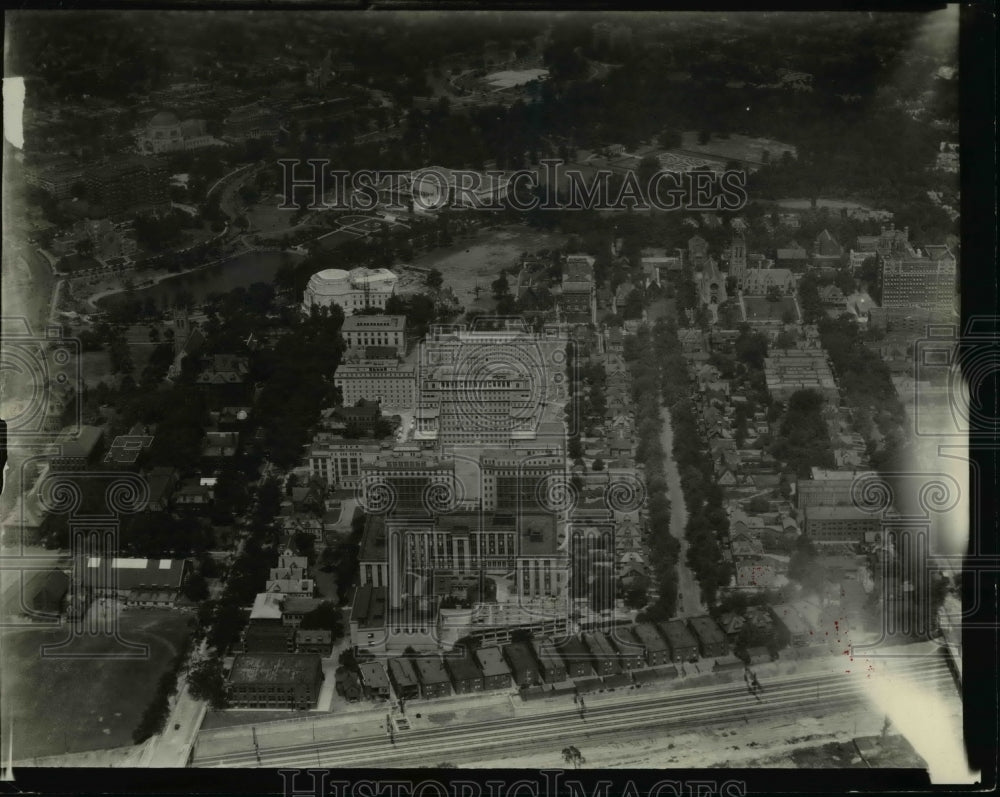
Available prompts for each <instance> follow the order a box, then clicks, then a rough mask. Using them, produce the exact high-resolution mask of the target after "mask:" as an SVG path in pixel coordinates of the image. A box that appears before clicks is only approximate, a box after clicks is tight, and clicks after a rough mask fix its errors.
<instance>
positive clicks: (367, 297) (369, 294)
mask: <svg viewBox="0 0 1000 797" xmlns="http://www.w3.org/2000/svg"><path fill="white" fill-rule="evenodd" d="M397 282H399V277H398V276H396V275H395V274H393V273H392V272H391V271H389V269H387V268H355V269H351V270H350V271H344V270H343V269H339V268H328V269H324V270H323V271H318V272H317V273H315V274H313V275H312V277H310V278H309V284H308V285H307V286H306V290H305V294H304V295H303V297H302V309H303V310H305V311H306V312H307V313H308V312H309V310H310V308H312V307H313V306H314V305H315V306H316V307H329V306H330V305H334V304H335V305H337V306H339V307H340V308H341V309H342V310H343V311H344V313H345V314H347V315H350V314H351V313H353V312H355V311H357V310H365V309H367V308H376V309H379V310H384V309H385V303H386V302H387V301H388V300H389V297H390V296H392V295H393V294H394V293H395V292H396V283H397Z"/></svg>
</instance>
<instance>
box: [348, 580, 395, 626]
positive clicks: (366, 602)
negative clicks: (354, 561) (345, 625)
mask: <svg viewBox="0 0 1000 797" xmlns="http://www.w3.org/2000/svg"><path fill="white" fill-rule="evenodd" d="M387 597H388V595H387V590H386V588H385V587H375V586H372V585H371V584H364V585H363V586H360V587H358V588H357V591H355V593H354V603H353V605H352V607H351V622H357V624H358V626H359V627H360V628H382V627H384V626H385V613H386V612H385V607H386V600H387Z"/></svg>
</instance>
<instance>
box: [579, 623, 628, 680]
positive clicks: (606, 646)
mask: <svg viewBox="0 0 1000 797" xmlns="http://www.w3.org/2000/svg"><path fill="white" fill-rule="evenodd" d="M583 642H584V644H585V645H586V646H587V649H588V650H589V651H590V658H591V660H592V662H593V664H594V670H595V671H596V672H597V674H598V675H601V676H604V677H607V676H609V675H617V674H618V673H620V672H621V665H620V664H619V662H618V653H617V651H616V650H615V649H614V646H613V645H612V644H611V642H610V640H609V639H608V638H607V636H606V635H605V634H604V633H602V632H600V631H593V632H590V633H586V634H584V635H583Z"/></svg>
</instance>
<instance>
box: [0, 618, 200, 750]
mask: <svg viewBox="0 0 1000 797" xmlns="http://www.w3.org/2000/svg"><path fill="white" fill-rule="evenodd" d="M188 619H189V616H188V615H186V614H182V613H181V612H176V611H170V610H165V609H164V610H146V611H143V610H130V611H125V612H123V613H122V614H121V636H122V637H123V638H124V639H126V640H128V641H130V642H137V643H141V644H145V645H148V646H149V657H148V658H147V659H145V660H135V659H131V660H130V659H121V660H106V659H105V660H102V659H58V658H49V657H45V658H43V657H42V656H41V647H42V646H43V645H47V644H56V643H59V642H61V641H63V640H64V639H65V638H66V636H67V634H68V629H66V628H37V629H36V628H27V629H7V630H5V631H3V633H2V634H0V670H2V672H3V676H4V682H3V694H2V703H3V705H2V710H0V715H2V716H3V720H4V732H5V735H6V733H7V731H8V728H9V725H8V723H9V722H11V721H13V723H14V732H13V739H14V759H15V760H18V759H23V758H33V757H37V756H46V755H59V754H62V753H66V752H70V753H77V752H82V751H85V750H99V749H104V748H110V747H122V746H126V745H130V744H132V731H133V730H134V729H135V727H136V725H137V724H138V722H139V718H140V717H141V716H142V714H143V712H144V711H145V710H146V706H147V705H148V703H149V701H150V699H151V698H152V696H153V693H154V690H155V688H156V682H157V680H158V679H159V677H160V675H161V673H163V672H164V670H166V669H167V668H168V667H169V666H170V663H171V660H172V659H173V658H174V656H175V655H176V654H177V652H178V650H179V649H180V646H181V645H182V643H183V641H184V639H185V638H186V637H187V635H188ZM71 649H72V651H73V652H74V653H76V652H88V653H95V654H96V653H101V652H108V651H114V650H116V649H117V645H116V643H114V642H112V641H110V640H109V639H108V638H107V637H99V636H91V637H86V638H81V639H79V640H78V641H75V642H74V643H73V647H72V648H71Z"/></svg>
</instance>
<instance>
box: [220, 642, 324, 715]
mask: <svg viewBox="0 0 1000 797" xmlns="http://www.w3.org/2000/svg"><path fill="white" fill-rule="evenodd" d="M322 683H323V668H322V665H321V664H320V658H319V656H317V655H316V654H315V653H305V654H299V653H260V654H247V653H244V654H240V655H238V656H237V657H236V659H235V661H233V668H232V670H231V671H230V673H229V695H230V701H231V702H232V704H233V705H234V706H238V707H240V708H288V709H299V710H307V709H311V708H314V707H315V706H316V700H317V698H318V697H319V690H320V687H321V686H322Z"/></svg>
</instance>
